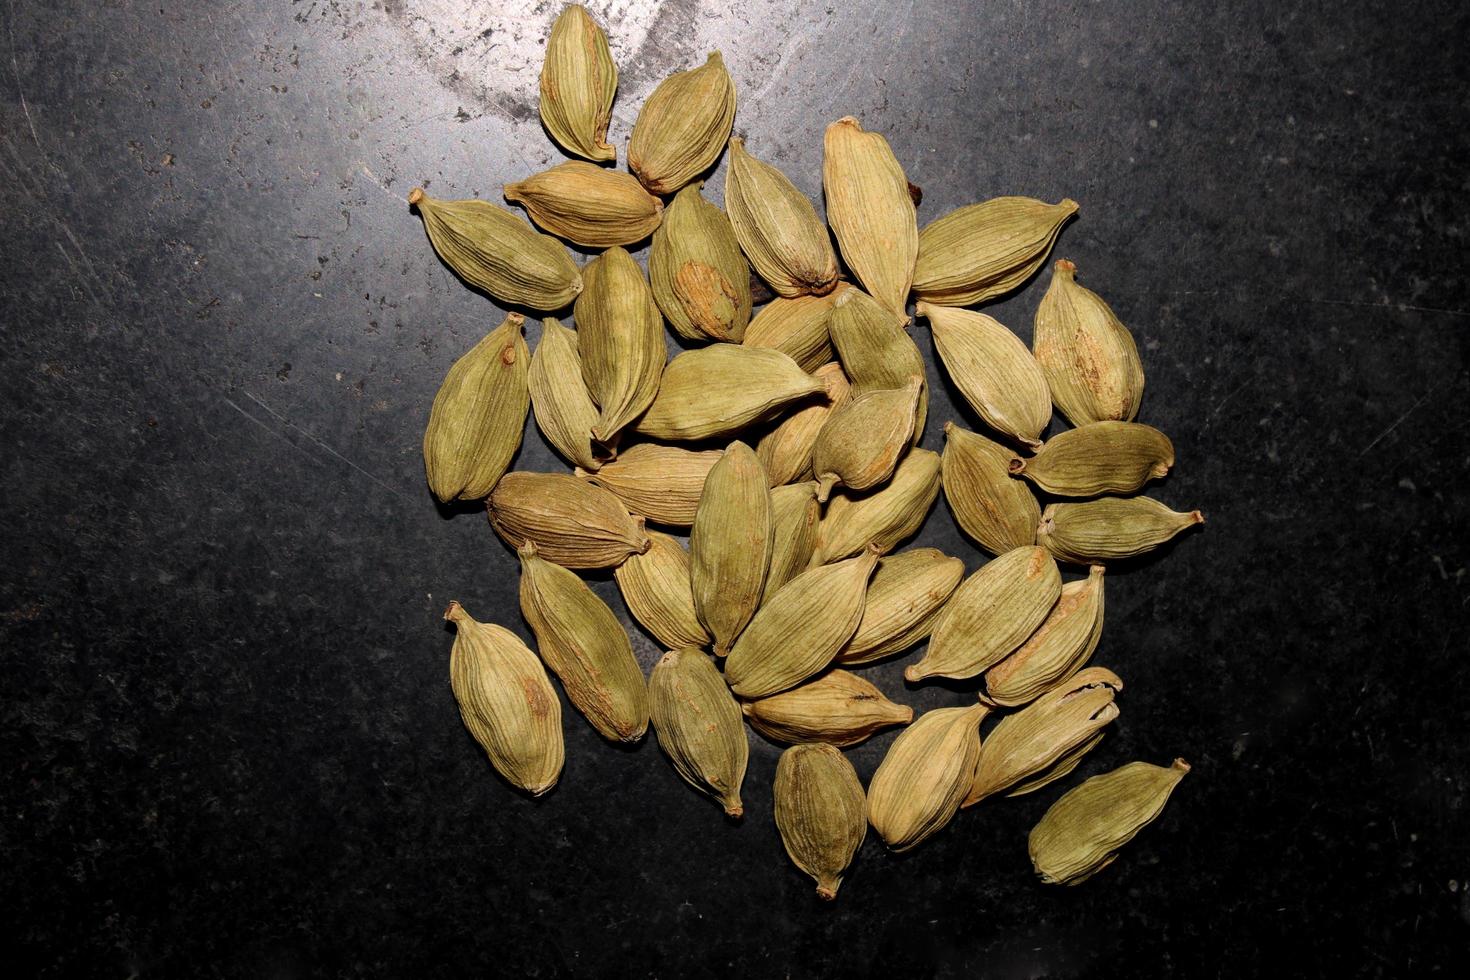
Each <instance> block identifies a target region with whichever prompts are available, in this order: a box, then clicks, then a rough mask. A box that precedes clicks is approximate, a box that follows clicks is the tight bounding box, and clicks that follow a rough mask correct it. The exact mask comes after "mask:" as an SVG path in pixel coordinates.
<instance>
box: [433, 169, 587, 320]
mask: <svg viewBox="0 0 1470 980" xmlns="http://www.w3.org/2000/svg"><path fill="white" fill-rule="evenodd" d="M408 203H409V204H411V205H413V206H414V207H416V208H418V209H419V216H420V217H421V218H423V219H424V230H425V231H427V232H428V233H429V242H430V244H432V245H433V246H434V251H436V252H438V253H439V257H440V258H441V259H443V260H444V263H445V264H446V265H448V266H449V268H451V269H453V270H454V271H455V273H456V274H457V275H458V276H459V277H460V278H461V279H463V280H464V281H465V282H467V283H469V284H470V285H471V286H474V287H475V288H477V289H483V290H484V291H485V292H487V293H489V294H490V295H491V296H492V297H494V298H495V299H498V300H499V301H500V302H502V303H511V304H514V305H516V306H526V307H530V308H531V309H533V310H559V309H561V308H562V307H564V306H566V305H567V304H568V303H570V302H571V301H572V300H574V299H576V298H577V294H578V293H580V292H581V291H582V274H581V273H579V272H578V271H577V265H576V263H574V262H573V261H572V257H571V255H569V254H567V247H566V246H565V245H563V244H562V243H561V242H559V241H557V240H556V239H555V238H552V237H551V236H550V235H543V234H541V233H540V232H539V231H537V230H536V229H534V228H532V227H531V226H530V225H529V224H527V223H526V220H525V219H524V218H522V217H521V216H520V215H518V214H516V213H514V212H512V211H507V210H506V209H505V208H502V207H499V206H497V205H494V204H491V203H490V202H489V201H474V200H469V201H440V200H438V199H436V198H432V197H430V196H429V195H427V194H425V193H424V189H423V188H422V187H415V188H414V189H413V190H412V191H410V192H409V195H408Z"/></svg>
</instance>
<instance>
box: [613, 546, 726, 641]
mask: <svg viewBox="0 0 1470 980" xmlns="http://www.w3.org/2000/svg"><path fill="white" fill-rule="evenodd" d="M648 540H649V548H648V550H647V551H645V552H644V553H643V554H641V555H629V556H628V559H627V560H626V561H624V562H623V563H622V564H621V565H619V566H618V567H617V568H616V569H615V570H614V571H613V577H614V578H615V579H617V580H618V589H619V590H620V591H621V592H622V593H623V602H625V603H627V605H628V611H629V612H631V613H632V614H633V618H634V619H636V620H638V622H640V623H642V624H643V628H644V629H646V630H648V632H650V633H652V634H653V636H654V639H656V640H658V642H659V643H660V644H662V645H663V646H664V648H665V649H670V650H679V649H682V648H684V647H704V646H708V645H709V642H710V638H709V633H708V632H707V631H706V630H705V628H704V624H703V623H701V622H700V621H699V615H698V613H696V612H695V611H694V591H693V589H692V587H691V586H690V584H689V552H687V551H685V550H684V546H683V545H682V544H680V543H679V540H678V539H677V538H673V537H670V536H669V535H667V534H661V533H660V532H658V531H649V532H648Z"/></svg>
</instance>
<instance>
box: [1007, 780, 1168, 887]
mask: <svg viewBox="0 0 1470 980" xmlns="http://www.w3.org/2000/svg"><path fill="white" fill-rule="evenodd" d="M1187 772H1189V763H1187V762H1185V761H1184V760H1183V759H1175V760H1174V764H1173V765H1172V766H1170V767H1169V768H1167V769H1165V768H1164V767H1163V766H1155V765H1150V764H1149V763H1147V762H1130V763H1128V764H1127V765H1126V766H1122V767H1121V768H1118V769H1114V770H1113V771H1112V772H1109V773H1104V774H1103V775H1101V776H1093V777H1092V778H1091V779H1089V780H1087V782H1085V783H1083V784H1082V785H1081V786H1077V787H1074V788H1073V789H1071V790H1068V791H1067V792H1066V793H1065V794H1064V795H1063V796H1062V798H1061V799H1059V800H1057V801H1056V802H1055V803H1053V804H1052V806H1051V809H1050V810H1047V811H1046V814H1045V815H1044V816H1043V817H1042V818H1041V822H1040V823H1038V824H1037V825H1036V826H1035V827H1033V828H1032V830H1031V838H1030V842H1029V850H1030V852H1031V864H1032V865H1033V866H1034V867H1035V868H1036V873H1037V874H1038V875H1040V876H1041V880H1042V881H1044V882H1046V883H1047V884H1049V885H1057V884H1061V885H1077V884H1081V883H1082V882H1084V881H1086V880H1087V879H1088V878H1091V877H1092V876H1093V875H1095V874H1097V873H1098V872H1099V871H1101V870H1102V869H1103V868H1106V867H1107V866H1108V865H1110V864H1112V863H1113V859H1114V858H1116V857H1117V856H1118V849H1119V848H1120V847H1122V846H1123V845H1124V844H1126V843H1128V842H1129V841H1130V840H1132V839H1133V838H1134V836H1136V835H1137V833H1138V832H1139V831H1140V830H1142V829H1143V828H1144V827H1147V826H1148V825H1149V824H1151V823H1153V821H1154V820H1155V819H1157V818H1158V815H1159V814H1160V813H1162V812H1164V804H1165V803H1167V802H1169V794H1170V793H1172V792H1174V787H1175V786H1177V785H1179V780H1181V779H1183V778H1184V774H1185V773H1187Z"/></svg>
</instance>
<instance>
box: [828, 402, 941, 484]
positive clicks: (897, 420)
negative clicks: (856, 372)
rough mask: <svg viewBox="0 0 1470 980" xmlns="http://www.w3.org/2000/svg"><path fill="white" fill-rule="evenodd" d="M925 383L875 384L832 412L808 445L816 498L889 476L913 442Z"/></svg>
mask: <svg viewBox="0 0 1470 980" xmlns="http://www.w3.org/2000/svg"><path fill="white" fill-rule="evenodd" d="M923 386H924V383H923V381H921V380H919V379H918V378H910V379H909V382H908V384H907V385H906V386H904V387H902V388H874V389H872V390H869V391H865V392H863V393H861V394H859V395H854V396H853V397H852V398H850V399H848V400H847V402H846V403H844V404H843V405H842V406H841V407H840V408H837V409H835V410H834V411H833V412H832V414H831V416H830V417H828V419H827V424H826V425H825V426H823V427H822V431H821V432H820V433H819V434H818V436H817V441H816V444H815V445H814V446H813V447H812V473H813V474H814V475H815V476H816V478H817V499H818V500H820V501H821V502H822V503H826V502H827V498H828V497H829V496H831V494H832V488H833V487H836V486H843V487H846V488H847V489H849V490H852V491H855V492H860V491H863V490H869V489H871V488H873V487H876V486H877V485H879V484H880V483H882V482H884V481H885V480H887V479H888V478H889V477H890V476H892V475H893V470H894V468H895V467H896V466H897V465H898V461H899V459H900V458H901V457H902V456H903V454H904V453H905V452H906V451H907V450H908V448H909V445H910V444H911V443H912V441H913V435H914V419H915V413H916V412H917V411H918V408H919V392H920V391H921V389H922V388H923Z"/></svg>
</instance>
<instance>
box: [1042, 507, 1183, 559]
mask: <svg viewBox="0 0 1470 980" xmlns="http://www.w3.org/2000/svg"><path fill="white" fill-rule="evenodd" d="M1204 522H1205V516H1204V515H1203V514H1201V513H1200V512H1199V511H1197V510H1192V511H1189V512H1188V513H1185V512H1183V511H1177V510H1171V509H1169V508H1168V507H1166V506H1164V505H1163V504H1161V503H1159V502H1158V501H1157V500H1154V499H1153V498H1152V497H1100V498H1098V499H1097V500H1088V501H1085V502H1083V503H1067V504H1048V505H1047V508H1046V510H1044V511H1042V512H1041V524H1040V526H1039V527H1038V528H1037V530H1036V540H1037V541H1038V542H1039V543H1040V544H1042V545H1044V546H1045V547H1046V550H1047V551H1050V552H1051V553H1052V554H1053V555H1055V556H1056V558H1057V560H1058V561H1066V562H1071V563H1073V564H1075V565H1094V564H1106V563H1107V562H1110V561H1121V560H1123V559H1125V558H1133V557H1135V556H1137V555H1142V554H1146V553H1147V552H1150V551H1152V550H1154V549H1155V548H1157V547H1158V546H1159V545H1161V544H1164V543H1165V542H1167V541H1169V540H1170V539H1171V538H1173V537H1174V536H1175V535H1176V534H1178V533H1179V532H1180V531H1183V530H1185V529H1186V528H1190V527H1193V526H1194V525H1196V524H1203V523H1204Z"/></svg>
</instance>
